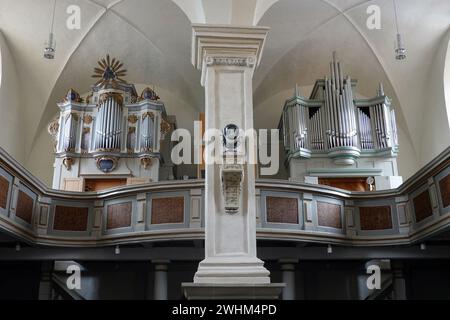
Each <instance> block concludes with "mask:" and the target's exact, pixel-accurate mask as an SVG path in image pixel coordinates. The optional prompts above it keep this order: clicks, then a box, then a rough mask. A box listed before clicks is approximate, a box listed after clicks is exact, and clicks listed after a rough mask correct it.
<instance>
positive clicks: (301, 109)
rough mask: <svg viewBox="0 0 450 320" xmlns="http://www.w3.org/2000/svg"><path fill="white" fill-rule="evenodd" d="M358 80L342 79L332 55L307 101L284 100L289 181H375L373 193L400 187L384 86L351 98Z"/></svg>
mask: <svg viewBox="0 0 450 320" xmlns="http://www.w3.org/2000/svg"><path fill="white" fill-rule="evenodd" d="M356 84H357V82H356V80H353V79H351V78H350V77H349V76H344V72H343V68H342V65H341V63H340V62H338V61H337V58H336V53H333V61H332V62H331V63H330V75H329V76H327V77H325V78H324V79H321V80H318V81H316V84H315V86H314V88H313V91H312V94H311V96H310V98H309V99H307V98H304V97H302V96H300V94H299V92H298V88H296V90H295V96H294V97H293V98H291V99H289V100H287V101H286V103H285V105H284V108H283V115H282V118H281V122H280V127H281V128H282V132H283V137H284V148H285V151H286V155H287V163H288V164H289V170H290V175H291V179H294V180H302V181H306V182H313V183H316V182H317V181H318V179H319V178H320V177H326V178H333V177H348V176H353V177H359V178H361V177H374V178H375V181H377V189H378V190H381V189H388V188H392V187H395V186H397V185H399V184H400V183H401V180H402V179H401V177H399V176H398V171H397V162H396V157H397V153H398V137H397V127H396V120H395V111H394V109H393V108H392V106H391V100H390V99H389V98H388V97H387V96H386V95H385V93H384V89H383V86H382V84H380V87H379V88H378V92H377V95H376V96H375V97H374V98H372V99H355V97H354V90H355V87H356Z"/></svg>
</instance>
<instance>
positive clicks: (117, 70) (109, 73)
mask: <svg viewBox="0 0 450 320" xmlns="http://www.w3.org/2000/svg"><path fill="white" fill-rule="evenodd" d="M97 63H98V65H99V66H100V68H94V74H93V75H92V78H100V80H98V81H97V82H96V83H95V86H98V85H100V86H101V87H104V86H106V85H107V84H109V83H111V84H112V85H113V87H115V86H116V85H117V84H118V83H119V82H120V83H127V82H126V81H125V80H123V79H122V77H124V76H125V75H126V73H127V70H125V69H122V66H123V63H121V62H120V61H119V60H118V59H116V58H112V60H111V59H110V57H109V54H107V55H106V58H102V59H101V60H99V61H98V62H97Z"/></svg>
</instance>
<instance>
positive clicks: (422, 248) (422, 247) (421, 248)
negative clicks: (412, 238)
mask: <svg viewBox="0 0 450 320" xmlns="http://www.w3.org/2000/svg"><path fill="white" fill-rule="evenodd" d="M420 250H422V251H425V250H427V245H426V244H425V243H421V244H420Z"/></svg>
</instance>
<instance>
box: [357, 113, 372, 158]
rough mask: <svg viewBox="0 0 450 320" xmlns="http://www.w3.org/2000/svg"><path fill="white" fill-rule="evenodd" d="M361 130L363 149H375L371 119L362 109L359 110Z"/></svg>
mask: <svg viewBox="0 0 450 320" xmlns="http://www.w3.org/2000/svg"><path fill="white" fill-rule="evenodd" d="M358 117H359V128H360V129H359V130H360V136H361V148H362V149H364V150H370V149H373V148H374V146H373V138H372V126H371V122H370V117H369V116H368V115H367V114H365V113H364V112H363V111H362V110H361V109H358Z"/></svg>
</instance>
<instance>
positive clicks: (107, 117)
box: [95, 94, 122, 150]
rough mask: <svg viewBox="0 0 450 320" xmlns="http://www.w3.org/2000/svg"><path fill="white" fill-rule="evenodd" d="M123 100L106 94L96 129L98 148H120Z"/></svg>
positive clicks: (96, 147) (96, 146) (101, 104)
mask: <svg viewBox="0 0 450 320" xmlns="http://www.w3.org/2000/svg"><path fill="white" fill-rule="evenodd" d="M121 119H122V101H121V98H120V97H118V96H116V95H114V94H106V97H104V98H103V101H102V102H101V103H100V106H99V111H98V120H97V123H96V131H95V149H96V150H120V149H121V134H122V122H121Z"/></svg>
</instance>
